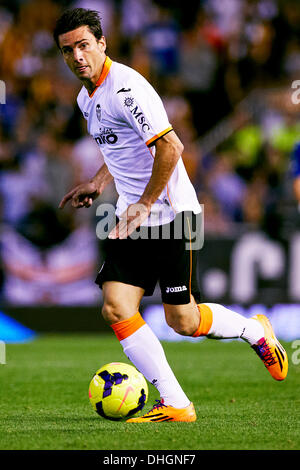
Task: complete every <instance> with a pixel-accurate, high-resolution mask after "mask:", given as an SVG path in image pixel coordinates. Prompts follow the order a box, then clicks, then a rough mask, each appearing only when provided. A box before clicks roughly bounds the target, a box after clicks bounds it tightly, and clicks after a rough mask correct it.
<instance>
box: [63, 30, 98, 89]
mask: <svg viewBox="0 0 300 470" xmlns="http://www.w3.org/2000/svg"><path fill="white" fill-rule="evenodd" d="M58 41H59V46H60V49H61V52H62V54H63V57H64V61H65V62H66V64H67V65H68V67H69V68H70V69H71V71H72V72H73V73H74V74H75V75H76V77H78V78H79V80H83V81H84V80H87V81H91V82H92V83H96V82H97V80H98V78H99V75H100V73H101V69H102V65H103V62H104V60H105V49H106V42H105V38H104V37H103V36H102V38H101V39H98V40H97V39H96V38H95V36H94V35H93V34H92V33H91V32H90V30H89V27H88V26H80V27H79V28H77V29H74V30H73V31H68V32H67V33H64V34H60V35H59V38H58Z"/></svg>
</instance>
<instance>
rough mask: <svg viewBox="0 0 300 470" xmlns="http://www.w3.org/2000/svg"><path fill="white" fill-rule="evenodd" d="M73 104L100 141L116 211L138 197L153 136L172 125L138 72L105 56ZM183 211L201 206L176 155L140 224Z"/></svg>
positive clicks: (145, 177) (149, 160)
mask: <svg viewBox="0 0 300 470" xmlns="http://www.w3.org/2000/svg"><path fill="white" fill-rule="evenodd" d="M77 101H78V105H79V107H80V109H81V111H82V113H83V116H84V117H85V119H86V120H87V127H88V132H89V134H91V135H92V137H93V138H94V139H95V141H96V142H97V144H98V145H99V147H100V149H101V152H102V154H103V157H104V161H105V163H106V165H107V167H108V170H109V172H110V173H111V175H112V176H113V177H114V181H115V185H116V190H117V192H118V194H119V199H118V202H117V208H116V215H117V216H120V215H121V214H122V213H123V212H124V211H125V210H126V208H127V207H128V206H129V205H130V204H133V203H135V202H138V201H139V199H140V197H141V196H142V194H143V192H144V190H145V187H146V186H147V184H148V182H149V179H150V177H151V174H152V166H153V160H154V158H155V146H154V144H155V141H156V140H157V139H158V138H159V137H161V136H163V135H165V134H167V133H168V132H170V131H171V130H172V126H171V124H170V123H169V120H168V117H167V114H166V111H165V109H164V106H163V103H162V101H161V99H160V97H159V96H158V94H157V93H156V91H155V90H154V88H153V87H152V86H151V85H150V83H149V82H148V81H147V80H146V79H145V78H144V77H143V76H142V75H140V74H139V73H138V72H136V71H135V70H133V69H132V68H130V67H127V66H126V65H123V64H119V63H117V62H113V61H112V60H111V59H110V58H109V57H106V60H105V63H104V67H103V70H102V73H101V76H100V78H99V80H98V82H97V86H96V88H95V90H94V91H93V93H92V94H90V95H89V93H88V91H87V89H86V88H85V87H82V89H81V91H80V93H79V95H78V98H77ZM182 211H193V212H194V213H195V214H197V213H199V212H201V206H200V204H199V202H198V199H197V196H196V193H195V190H194V187H193V185H192V184H191V182H190V179H189V177H188V175H187V172H186V170H185V167H184V164H183V161H182V159H181V158H180V159H179V161H178V163H177V165H176V168H175V170H174V172H173V174H172V176H171V178H170V179H169V182H168V184H167V185H166V187H165V188H164V190H163V191H162V193H161V195H160V196H159V198H158V199H157V201H156V202H155V203H154V204H153V206H152V208H151V214H150V216H149V217H148V219H147V220H146V221H145V222H144V223H143V224H142V225H160V224H164V223H168V222H171V221H172V220H173V219H174V218H175V215H176V214H177V213H179V212H182Z"/></svg>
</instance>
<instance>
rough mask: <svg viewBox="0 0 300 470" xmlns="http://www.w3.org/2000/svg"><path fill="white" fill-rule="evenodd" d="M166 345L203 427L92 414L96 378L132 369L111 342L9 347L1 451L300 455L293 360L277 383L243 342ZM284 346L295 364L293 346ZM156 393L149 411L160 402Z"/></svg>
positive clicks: (0, 371) (63, 339) (1, 387)
mask: <svg viewBox="0 0 300 470" xmlns="http://www.w3.org/2000/svg"><path fill="white" fill-rule="evenodd" d="M163 345H164V348H165V352H166V355H167V357H168V360H169V363H170V365H171V366H172V368H173V370H174V372H175V374H176V376H177V378H178V380H179V382H180V383H181V384H182V385H183V388H184V390H185V392H186V393H187V395H188V396H189V398H190V399H191V400H192V401H193V402H194V404H195V408H196V411H197V416H198V419H197V421H196V422H195V423H161V424H159V423H148V424H129V423H125V422H111V421H106V420H103V419H102V418H100V417H99V416H98V415H97V414H96V413H95V412H94V411H93V409H92V407H91V405H90V403H89V399H88V385H89V382H90V380H91V378H92V375H93V373H94V372H95V371H96V370H97V369H98V368H99V367H101V366H102V365H103V364H105V363H107V362H113V361H122V362H129V361H128V360H127V358H126V357H125V355H124V354H123V351H122V349H121V347H120V345H119V343H118V341H117V340H116V339H115V338H114V337H113V336H112V335H111V336H110V335H106V336H105V335H99V336H95V335H92V336H87V335H69V336H68V335H64V336H60V335H53V336H52V335H50V336H41V337H39V338H38V339H36V340H35V341H33V342H31V343H26V344H15V345H13V344H11V345H10V344H9V345H7V350H6V362H7V364H6V365H0V391H1V401H0V449H1V450H3V449H11V450H22V449H25V450H27V449H49V450H53V449H58V450H60V449H78V450H81V449H82V450H86V449H95V450H116V449H118V450H139V449H143V450H189V449H192V450H201V449H206V450H217V449H226V450H229V449H236V450H237V449H241V450H246V449H251V450H254V449H261V450H263V449H278V450H282V449H291V450H295V449H299V448H300V426H299V416H300V413H299V411H300V396H299V385H300V365H293V364H292V363H291V360H290V366H289V374H288V377H287V379H286V380H285V381H284V382H276V381H275V380H273V379H272V377H271V376H270V375H269V373H268V372H267V370H266V369H265V367H264V366H263V364H262V362H261V361H260V360H259V359H258V357H257V356H256V354H255V353H254V351H252V349H251V348H250V347H249V346H248V345H247V344H245V343H243V342H241V341H230V342H228V341H227V342H226V341H215V340H208V339H205V340H203V341H200V342H199V343H197V344H195V343H189V342H182V343H163ZM284 345H285V347H286V349H287V352H288V355H289V358H291V355H292V353H293V349H292V348H291V344H284ZM149 389H150V397H149V401H148V403H147V405H146V407H145V410H148V409H150V408H151V405H152V403H153V402H154V400H155V398H159V397H158V392H157V391H156V389H154V387H153V386H152V385H149Z"/></svg>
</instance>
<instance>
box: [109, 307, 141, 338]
mask: <svg viewBox="0 0 300 470" xmlns="http://www.w3.org/2000/svg"><path fill="white" fill-rule="evenodd" d="M143 325H146V322H145V321H144V320H143V318H142V316H141V314H140V313H139V312H137V313H136V314H135V315H133V316H132V317H130V318H127V319H126V320H122V321H119V322H117V323H114V324H113V325H111V327H112V329H113V330H114V332H115V335H116V337H117V338H118V340H119V341H122V339H125V338H128V336H131V335H132V334H133V333H135V332H136V331H137V330H138V329H139V328H141V326H143Z"/></svg>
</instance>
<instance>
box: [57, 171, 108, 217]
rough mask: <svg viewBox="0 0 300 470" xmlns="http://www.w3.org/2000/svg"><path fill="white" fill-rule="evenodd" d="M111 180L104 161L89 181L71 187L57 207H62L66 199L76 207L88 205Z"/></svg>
mask: <svg viewBox="0 0 300 470" xmlns="http://www.w3.org/2000/svg"><path fill="white" fill-rule="evenodd" d="M112 180H113V177H112V175H111V174H110V172H109V170H108V168H107V166H106V164H105V163H104V165H102V167H101V168H100V169H99V170H98V171H97V173H96V175H95V176H94V177H93V178H92V179H91V180H90V181H88V182H86V183H82V184H79V185H78V186H76V187H75V188H73V189H71V191H69V192H68V193H67V194H66V195H65V196H64V197H63V198H62V200H61V201H60V204H59V208H60V209H63V208H64V207H65V205H66V203H67V202H68V201H71V203H72V206H73V207H75V208H76V209H80V208H81V207H90V206H91V205H92V204H93V201H94V200H95V199H96V198H97V197H98V196H100V194H101V193H102V192H103V191H104V189H105V188H106V186H107V185H108V184H109V183H110V182H111V181H112Z"/></svg>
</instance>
